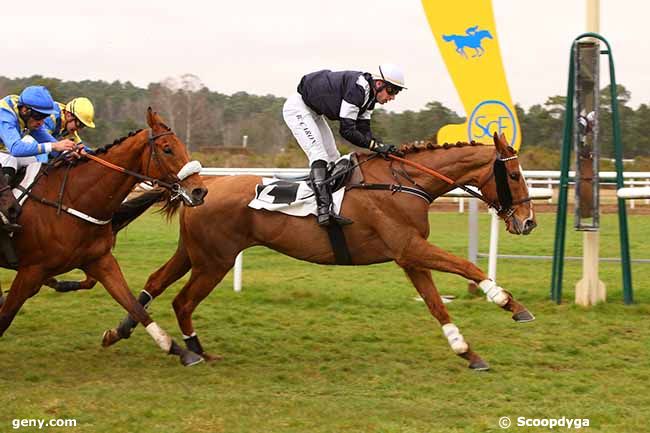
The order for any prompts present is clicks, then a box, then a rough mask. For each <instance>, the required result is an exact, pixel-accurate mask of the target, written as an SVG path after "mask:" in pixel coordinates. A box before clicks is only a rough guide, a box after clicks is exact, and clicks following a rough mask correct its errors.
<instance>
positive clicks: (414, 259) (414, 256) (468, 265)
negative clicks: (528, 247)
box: [395, 237, 535, 322]
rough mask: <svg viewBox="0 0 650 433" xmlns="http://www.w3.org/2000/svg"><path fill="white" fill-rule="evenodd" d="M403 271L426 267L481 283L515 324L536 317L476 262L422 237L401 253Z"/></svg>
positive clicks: (414, 240)
mask: <svg viewBox="0 0 650 433" xmlns="http://www.w3.org/2000/svg"><path fill="white" fill-rule="evenodd" d="M395 261H396V262H397V263H398V264H399V265H400V266H402V267H404V268H420V269H422V268H426V269H433V270H436V271H440V272H448V273H452V274H456V275H460V276H461V277H464V278H466V279H468V280H472V281H474V282H476V283H477V284H478V286H479V287H480V288H481V290H483V292H484V293H485V294H486V295H487V297H488V298H489V299H490V300H491V301H492V302H494V303H495V304H497V305H498V306H500V307H501V308H503V309H504V310H507V311H510V312H512V318H513V320H515V321H516V322H530V321H532V320H535V317H534V316H533V315H532V314H531V313H530V312H529V311H528V310H527V309H526V307H524V306H523V305H522V304H520V303H519V302H517V301H516V300H515V299H514V297H513V296H512V294H510V293H509V292H507V291H505V290H503V288H501V287H500V286H498V285H497V284H496V283H495V282H494V281H492V280H490V279H488V276H487V275H486V274H485V272H483V271H482V270H481V269H479V268H478V266H476V265H475V264H474V263H472V262H470V261H469V260H466V259H462V258H460V257H457V256H454V255H453V254H450V253H448V252H447V251H445V250H443V249H442V248H439V247H437V246H435V245H431V244H430V243H429V242H427V241H426V240H424V239H423V238H418V237H413V238H412V240H411V242H410V243H409V244H408V245H407V247H406V248H404V250H403V252H402V254H401V255H400V256H399V257H398V258H397V259H396V260H395Z"/></svg>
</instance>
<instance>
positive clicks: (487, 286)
mask: <svg viewBox="0 0 650 433" xmlns="http://www.w3.org/2000/svg"><path fill="white" fill-rule="evenodd" d="M478 286H479V287H480V288H481V290H483V293H485V295H486V296H487V297H488V299H489V300H490V301H492V302H494V303H495V304H497V305H498V306H499V307H503V306H504V305H506V304H507V303H508V295H507V294H506V292H505V291H504V290H503V289H502V288H501V287H499V286H497V283H495V282H494V281H492V280H483V281H481V282H480V283H479V284H478Z"/></svg>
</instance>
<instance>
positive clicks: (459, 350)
mask: <svg viewBox="0 0 650 433" xmlns="http://www.w3.org/2000/svg"><path fill="white" fill-rule="evenodd" d="M404 271H405V272H406V275H408V277H409V278H410V280H411V282H412V283H413V285H414V286H415V288H416V289H417V290H418V292H419V293H420V296H421V297H422V299H423V300H424V302H425V303H426V304H427V307H429V311H430V312H431V314H432V315H433V317H435V318H436V319H438V322H440V325H441V326H442V332H443V334H444V335H445V337H447V341H448V342H449V345H450V346H451V349H452V350H453V351H454V353H456V355H458V356H460V357H462V358H465V359H466V360H468V361H469V368H471V369H473V370H488V369H489V367H488V365H487V363H486V362H485V361H483V360H482V359H481V357H480V356H478V355H477V354H476V352H474V351H473V350H472V349H471V348H470V347H469V344H468V343H467V342H466V341H465V339H464V338H463V336H462V334H461V333H460V331H459V330H458V327H457V326H456V325H454V324H453V323H451V318H450V317H449V313H448V312H447V309H446V308H445V305H444V304H443V302H442V299H440V294H439V293H438V289H437V288H436V285H435V283H434V282H433V279H432V278H431V271H429V270H420V269H415V268H406V269H404Z"/></svg>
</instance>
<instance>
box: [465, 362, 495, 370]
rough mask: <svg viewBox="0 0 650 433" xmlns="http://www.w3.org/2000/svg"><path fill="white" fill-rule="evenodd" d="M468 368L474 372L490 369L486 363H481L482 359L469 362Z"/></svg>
mask: <svg viewBox="0 0 650 433" xmlns="http://www.w3.org/2000/svg"><path fill="white" fill-rule="evenodd" d="M469 368H470V369H472V370H474V371H488V370H489V369H490V366H489V365H488V364H487V362H485V361H483V360H482V359H478V360H475V361H472V362H470V363H469Z"/></svg>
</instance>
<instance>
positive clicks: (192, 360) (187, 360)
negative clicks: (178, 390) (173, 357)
mask: <svg viewBox="0 0 650 433" xmlns="http://www.w3.org/2000/svg"><path fill="white" fill-rule="evenodd" d="M203 361H205V360H204V359H203V357H202V356H201V355H199V354H198V353H194V352H192V351H191V350H185V351H183V354H182V355H181V364H183V366H184V367H191V366H193V365H196V364H200V363H202V362H203Z"/></svg>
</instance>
